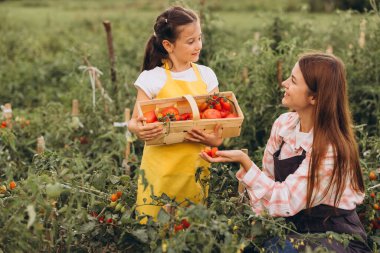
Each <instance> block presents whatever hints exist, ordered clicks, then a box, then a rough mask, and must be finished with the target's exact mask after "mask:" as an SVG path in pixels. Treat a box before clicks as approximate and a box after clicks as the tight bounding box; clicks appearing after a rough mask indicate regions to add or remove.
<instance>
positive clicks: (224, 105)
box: [220, 98, 231, 112]
mask: <svg viewBox="0 0 380 253" xmlns="http://www.w3.org/2000/svg"><path fill="white" fill-rule="evenodd" d="M220 103H221V104H222V108H223V110H226V111H229V112H230V111H231V104H230V102H229V101H228V100H227V99H226V98H223V99H221V100H220Z"/></svg>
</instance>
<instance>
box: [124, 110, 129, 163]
mask: <svg viewBox="0 0 380 253" xmlns="http://www.w3.org/2000/svg"><path fill="white" fill-rule="evenodd" d="M130 119H131V110H130V109H129V108H125V110H124V122H128V121H129V120H130ZM130 154H131V142H129V141H128V140H127V146H126V147H125V160H126V161H127V162H128V157H129V155H130Z"/></svg>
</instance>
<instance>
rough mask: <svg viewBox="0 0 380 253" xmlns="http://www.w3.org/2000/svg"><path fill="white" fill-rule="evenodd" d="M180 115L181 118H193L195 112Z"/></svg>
mask: <svg viewBox="0 0 380 253" xmlns="http://www.w3.org/2000/svg"><path fill="white" fill-rule="evenodd" d="M180 116H181V120H188V119H193V114H192V113H191V112H186V113H183V114H181V115H180Z"/></svg>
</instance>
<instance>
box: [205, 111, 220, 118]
mask: <svg viewBox="0 0 380 253" xmlns="http://www.w3.org/2000/svg"><path fill="white" fill-rule="evenodd" d="M221 117H222V115H221V114H220V111H218V110H215V109H207V110H205V111H204V112H203V119H220V118H221Z"/></svg>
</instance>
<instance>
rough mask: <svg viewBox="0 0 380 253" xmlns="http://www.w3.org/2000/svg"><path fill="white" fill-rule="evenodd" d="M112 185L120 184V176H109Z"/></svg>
mask: <svg viewBox="0 0 380 253" xmlns="http://www.w3.org/2000/svg"><path fill="white" fill-rule="evenodd" d="M108 179H109V180H110V181H111V183H112V184H117V183H119V182H120V178H119V177H118V176H115V175H111V176H109V178H108Z"/></svg>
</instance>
